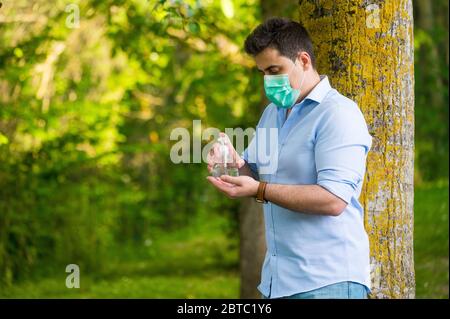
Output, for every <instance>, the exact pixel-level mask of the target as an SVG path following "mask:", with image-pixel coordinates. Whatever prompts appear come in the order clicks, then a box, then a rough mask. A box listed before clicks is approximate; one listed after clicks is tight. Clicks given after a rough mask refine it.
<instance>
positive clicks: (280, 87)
mask: <svg viewBox="0 0 450 319" xmlns="http://www.w3.org/2000/svg"><path fill="white" fill-rule="evenodd" d="M296 62H297V61H296ZM296 62H295V63H296ZM294 67H295V64H294V66H293V67H292V69H293V68H294ZM291 72H292V70H291V71H290V72H289V73H287V74H277V75H264V90H265V91H266V96H267V98H268V99H269V100H270V101H271V102H273V103H274V104H275V105H276V106H278V107H280V108H290V107H291V106H293V105H294V103H295V101H297V99H298V98H299V96H300V89H298V90H295V89H293V88H292V87H291V83H290V82H289V74H290V73H291ZM304 79H305V75H303V79H302V82H301V84H300V88H301V86H302V84H303V80H304Z"/></svg>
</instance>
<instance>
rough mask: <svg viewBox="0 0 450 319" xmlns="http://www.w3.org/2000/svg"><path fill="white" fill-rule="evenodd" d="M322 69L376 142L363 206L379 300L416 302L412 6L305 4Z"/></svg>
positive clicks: (354, 1) (303, 0)
mask: <svg viewBox="0 0 450 319" xmlns="http://www.w3.org/2000/svg"><path fill="white" fill-rule="evenodd" d="M299 12H300V22H301V23H302V24H303V25H304V26H305V27H306V28H307V30H308V31H309V32H310V34H311V37H312V39H313V42H314V44H315V49H316V56H317V61H318V69H319V72H320V73H322V74H328V75H329V77H330V81H331V83H332V85H333V86H334V87H335V88H336V89H337V90H338V91H339V92H341V93H342V94H344V95H346V96H348V97H349V98H351V99H353V100H355V101H356V102H357V103H358V105H359V106H360V108H361V110H362V111H363V113H364V115H365V118H366V121H367V124H368V126H369V130H370V133H371V134H372V136H373V145H372V150H371V152H370V153H369V156H368V160H367V173H366V177H365V183H364V189H363V191H362V194H361V198H360V199H361V202H362V204H363V205H364V209H365V226H366V230H367V232H368V234H369V238H370V248H371V277H372V295H371V297H374V298H414V295H415V281H414V261H413V196H414V189H413V174H414V165H413V162H414V73H413V72H414V55H413V49H414V42H413V16H412V1H411V0H395V1H394V0H386V1H371V2H368V1H365V0H340V1H334V0H323V1H321V0H315V1H312V0H300V1H299Z"/></svg>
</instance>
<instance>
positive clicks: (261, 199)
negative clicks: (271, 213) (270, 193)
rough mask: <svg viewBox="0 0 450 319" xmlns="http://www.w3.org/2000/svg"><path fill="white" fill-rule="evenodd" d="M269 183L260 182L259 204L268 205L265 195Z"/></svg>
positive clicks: (257, 198) (257, 194) (257, 196)
mask: <svg viewBox="0 0 450 319" xmlns="http://www.w3.org/2000/svg"><path fill="white" fill-rule="evenodd" d="M266 186H267V182H262V181H261V182H259V185H258V191H257V192H256V201H257V202H258V203H267V201H266V200H265V199H264V193H265V191H266Z"/></svg>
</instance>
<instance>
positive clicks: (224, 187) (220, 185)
mask: <svg viewBox="0 0 450 319" xmlns="http://www.w3.org/2000/svg"><path fill="white" fill-rule="evenodd" d="M206 178H207V179H208V181H209V182H210V183H211V184H213V185H214V186H215V187H216V188H217V189H219V190H220V191H221V192H223V193H225V194H227V195H229V192H230V189H231V188H234V187H235V185H233V184H229V183H227V182H224V181H222V180H221V179H220V178H217V177H213V176H207V177H206Z"/></svg>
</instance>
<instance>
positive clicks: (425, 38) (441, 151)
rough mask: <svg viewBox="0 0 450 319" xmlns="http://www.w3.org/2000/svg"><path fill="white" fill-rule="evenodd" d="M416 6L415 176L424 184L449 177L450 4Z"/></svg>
mask: <svg viewBox="0 0 450 319" xmlns="http://www.w3.org/2000/svg"><path fill="white" fill-rule="evenodd" d="M421 2H422V3H425V4H426V5H427V6H428V8H429V9H430V10H429V11H427V10H424V8H423V7H422V6H420V3H421ZM414 5H415V20H414V21H415V30H414V42H415V43H414V45H415V64H414V67H415V119H416V121H415V127H416V130H415V155H416V156H415V157H416V172H415V173H416V182H421V181H431V180H436V179H440V178H448V161H449V157H448V154H449V148H448V136H449V135H448V133H449V122H448V119H449V112H448V105H449V97H448V54H449V53H448V14H447V12H448V1H445V0H436V1H423V0H416V1H414Z"/></svg>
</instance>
